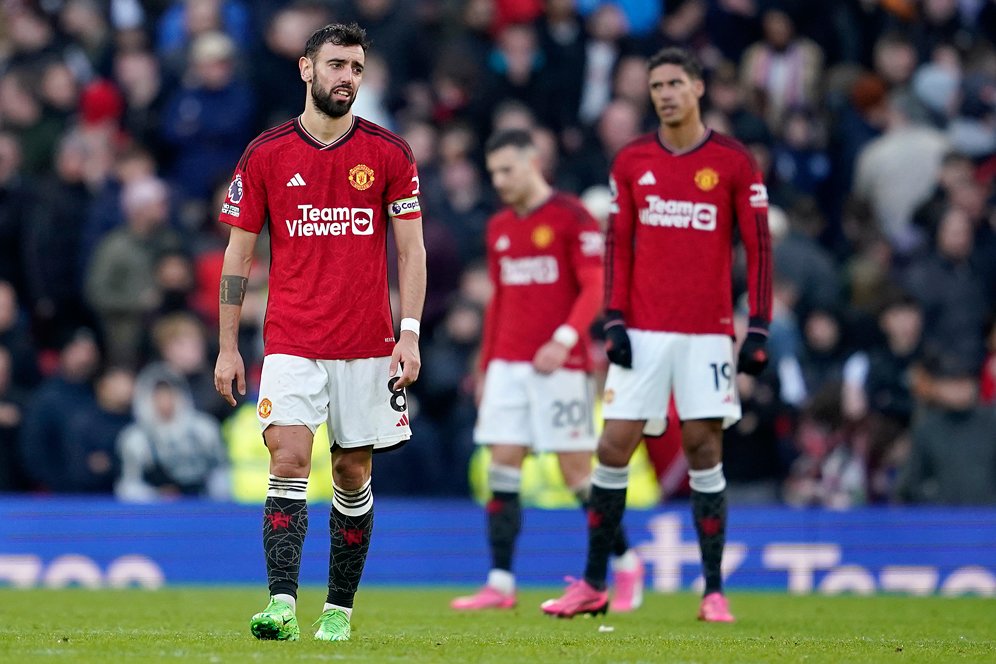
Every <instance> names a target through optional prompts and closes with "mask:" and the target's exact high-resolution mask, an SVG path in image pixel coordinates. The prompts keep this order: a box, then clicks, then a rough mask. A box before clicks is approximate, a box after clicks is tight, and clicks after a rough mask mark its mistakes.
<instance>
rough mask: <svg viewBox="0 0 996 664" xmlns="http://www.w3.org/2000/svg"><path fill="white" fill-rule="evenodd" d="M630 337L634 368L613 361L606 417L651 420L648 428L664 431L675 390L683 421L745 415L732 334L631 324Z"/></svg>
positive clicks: (726, 419) (607, 381) (605, 396)
mask: <svg viewBox="0 0 996 664" xmlns="http://www.w3.org/2000/svg"><path fill="white" fill-rule="evenodd" d="M629 340H630V343H631V344H632V346H633V368H632V369H624V368H623V367H620V366H618V365H615V364H610V365H609V373H608V375H607V376H606V378H605V392H604V394H603V397H602V400H603V406H602V416H603V417H604V418H605V419H607V420H647V426H646V428H645V429H644V432H645V433H647V434H648V435H654V434H657V435H659V434H661V433H663V432H664V423H665V422H666V421H667V406H668V401H669V400H670V398H671V393H672V392H673V393H674V402H675V406H677V409H678V416H679V417H680V418H681V419H682V421H684V420H704V419H713V418H717V419H722V420H723V428H726V427H729V426H730V425H732V424H734V423H735V422H736V421H737V420H739V419H740V415H741V413H740V397H739V395H738V394H737V383H736V372H737V368H736V365H735V364H734V362H733V340H732V339H730V337H728V336H726V335H725V334H678V333H675V332H655V331H648V330H633V329H631V330H629Z"/></svg>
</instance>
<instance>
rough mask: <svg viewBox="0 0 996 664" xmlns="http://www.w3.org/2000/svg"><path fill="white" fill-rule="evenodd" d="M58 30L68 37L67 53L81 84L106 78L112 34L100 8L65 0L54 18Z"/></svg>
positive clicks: (90, 1) (84, 0) (90, 2)
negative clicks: (75, 67) (57, 23)
mask: <svg viewBox="0 0 996 664" xmlns="http://www.w3.org/2000/svg"><path fill="white" fill-rule="evenodd" d="M58 21H59V28H60V29H61V31H62V33H63V35H65V36H66V37H69V39H70V40H71V44H72V46H71V47H70V48H69V49H67V51H68V55H69V56H70V57H72V58H73V59H74V61H75V62H76V66H77V67H78V68H79V67H81V66H82V65H83V63H85V66H86V69H85V70H84V71H81V72H80V74H81V77H82V78H83V79H84V80H89V79H91V78H102V77H105V76H108V75H110V71H111V66H112V65H111V62H112V55H113V53H114V46H115V45H114V33H113V31H112V30H111V25H110V20H109V17H108V16H107V14H106V13H105V11H104V9H103V7H102V6H101V5H100V4H98V3H96V2H93V0H68V2H64V3H62V7H61V8H60V11H59V16H58Z"/></svg>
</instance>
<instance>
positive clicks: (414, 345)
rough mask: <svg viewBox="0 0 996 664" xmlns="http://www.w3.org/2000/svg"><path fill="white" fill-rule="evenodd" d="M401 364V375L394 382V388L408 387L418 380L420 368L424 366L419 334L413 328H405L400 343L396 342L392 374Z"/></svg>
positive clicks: (392, 360)
mask: <svg viewBox="0 0 996 664" xmlns="http://www.w3.org/2000/svg"><path fill="white" fill-rule="evenodd" d="M399 364H400V365H401V377H400V378H398V382H397V383H395V384H394V389H396V390H399V389H401V388H402V387H408V386H409V385H411V384H412V383H414V382H415V381H416V380H418V372H419V369H421V368H422V358H421V356H420V355H419V352H418V335H417V334H415V333H414V332H412V331H411V330H403V331H402V332H401V336H399V337H398V343H396V344H394V351H393V352H392V353H391V368H390V374H389V375H390V376H392V377H393V376H394V375H395V374H396V373H397V372H398V365H399Z"/></svg>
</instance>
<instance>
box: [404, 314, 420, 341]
mask: <svg viewBox="0 0 996 664" xmlns="http://www.w3.org/2000/svg"><path fill="white" fill-rule="evenodd" d="M405 330H408V331H409V332H414V333H415V336H416V337H417V336H418V331H419V322H418V321H417V320H415V319H414V318H402V319H401V331H402V332H404V331H405Z"/></svg>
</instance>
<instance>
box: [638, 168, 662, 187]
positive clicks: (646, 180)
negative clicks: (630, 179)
mask: <svg viewBox="0 0 996 664" xmlns="http://www.w3.org/2000/svg"><path fill="white" fill-rule="evenodd" d="M636 183H637V184H642V185H646V186H650V185H654V184H657V178H655V177H654V174H653V173H652V172H650V171H647V172H646V173H644V174H643V175H641V176H640V179H639V180H637V181H636Z"/></svg>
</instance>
